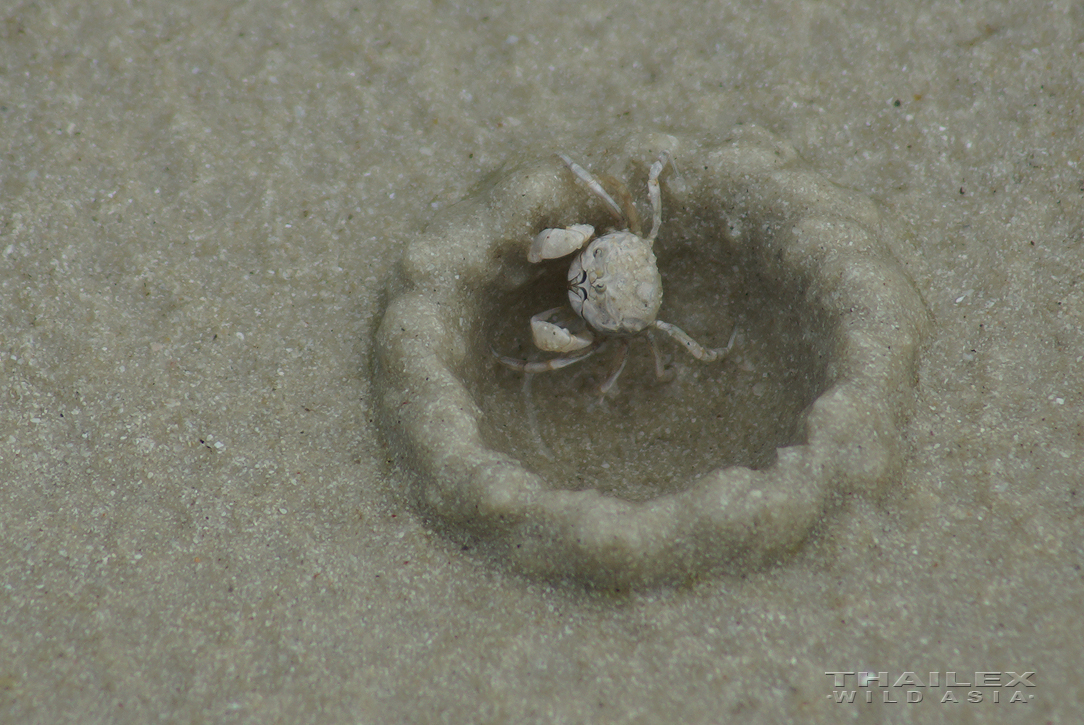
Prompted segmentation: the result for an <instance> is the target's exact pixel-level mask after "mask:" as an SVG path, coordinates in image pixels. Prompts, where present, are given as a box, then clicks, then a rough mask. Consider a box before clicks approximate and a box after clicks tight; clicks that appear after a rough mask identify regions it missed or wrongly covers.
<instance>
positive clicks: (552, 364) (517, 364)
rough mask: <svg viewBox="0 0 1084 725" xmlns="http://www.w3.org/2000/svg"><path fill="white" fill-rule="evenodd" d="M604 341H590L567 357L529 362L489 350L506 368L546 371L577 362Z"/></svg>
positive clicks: (589, 355)
mask: <svg viewBox="0 0 1084 725" xmlns="http://www.w3.org/2000/svg"><path fill="white" fill-rule="evenodd" d="M604 342H606V341H605V340H600V341H596V342H593V343H591V346H590V347H588V348H587V349H586V350H585V351H584V352H583V353H581V354H579V355H570V356H568V357H555V358H553V359H552V360H541V361H538V362H531V361H530V360H520V359H518V358H514V357H507V356H506V355H501V354H500V353H499V352H497V351H496V350H494V349H493V348H490V352H492V353H493V356H494V357H495V358H497V361H498V362H500V364H501V365H504V366H505V367H506V368H511V369H512V370H518V371H519V372H521V373H548V372H549V371H550V370H560V369H561V368H564V367H568V366H569V365H572V364H574V363H578V362H579V361H580V360H585V359H586V358H589V357H591V356H592V355H594V354H595V353H596V352H598V349H599V348H600V347H602V344H603V343H604Z"/></svg>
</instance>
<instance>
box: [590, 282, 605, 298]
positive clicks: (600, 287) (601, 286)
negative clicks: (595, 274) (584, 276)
mask: <svg viewBox="0 0 1084 725" xmlns="http://www.w3.org/2000/svg"><path fill="white" fill-rule="evenodd" d="M591 287H592V288H593V289H594V290H595V294H597V295H600V294H603V293H604V292H605V291H606V283H605V282H595V283H594V284H593V285H591Z"/></svg>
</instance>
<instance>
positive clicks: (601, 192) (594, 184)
mask: <svg viewBox="0 0 1084 725" xmlns="http://www.w3.org/2000/svg"><path fill="white" fill-rule="evenodd" d="M557 156H558V157H560V159H561V161H564V162H565V165H566V166H568V168H569V169H570V170H571V171H572V173H573V174H575V175H576V176H577V177H579V179H580V181H582V182H583V183H584V184H586V185H587V188H588V189H590V190H591V193H593V194H594V195H595V196H597V197H598V198H599V199H601V200H602V202H603V203H604V204H606V210H607V211H609V212H610V214H611V215H612V216H613V218H614V219H616V220H617V222H618V224H624V223H625V217H624V215H622V214H621V207H619V206H618V205H617V202H616V201H614V200H613V198H612V197H611V196H610V195H609V194H607V193H606V190H605V189H603V188H602V184H600V183H599V182H598V179H596V178H595V176H594V174H592V173H591V172H590V171H588V170H587V169H585V168H583V167H582V166H580V165H579V164H577V163H576V162H575V161H573V160H572V159H570V158H568V157H567V156H565V155H564V154H557Z"/></svg>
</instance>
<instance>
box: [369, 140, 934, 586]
mask: <svg viewBox="0 0 1084 725" xmlns="http://www.w3.org/2000/svg"><path fill="white" fill-rule="evenodd" d="M663 149H668V150H670V151H671V153H672V154H673V158H674V159H675V161H676V163H677V168H678V170H679V171H678V172H677V173H672V174H668V175H664V177H663V183H662V187H663V226H662V231H661V232H660V234H659V238H658V241H657V242H656V244H655V251H656V254H657V256H658V258H659V267H660V270H661V272H662V276H663V285H664V290H665V296H664V301H663V308H662V311H661V312H660V318H662V319H665V320H667V321H669V322H673V323H675V324H677V325H680V326H681V327H683V328H685V329H686V331H687V332H689V333H690V334H692V335H693V336H694V337H696V338H697V339H699V340H700V341H701V342H703V343H705V344H707V345H710V346H721V345H724V344H725V343H726V341H727V338H728V336H729V333H730V330H731V329H732V327H733V326H734V325H735V324H737V325H738V329H739V331H740V334H739V338H738V344H737V346H736V347H735V349H734V351H733V352H732V353H731V356H730V357H728V358H727V359H726V360H724V361H722V362H715V363H703V362H699V361H696V360H694V359H693V358H691V357H686V356H685V355H684V353H683V352H682V351H681V350H680V349H679V348H677V347H676V346H671V347H670V348H667V352H668V353H669V354H670V356H671V357H672V360H673V363H672V369H671V376H670V377H669V378H668V379H666V380H664V381H659V380H656V378H655V372H654V364H653V363H652V362H651V355H650V353H649V352H646V349H647V346H646V345H642V346H641V345H634V347H633V356H632V357H633V362H632V363H630V365H629V368H628V370H626V372H625V373H624V374H623V376H622V378H621V382H620V385H619V387H618V388H616V389H615V390H614V391H612V392H611V395H610V398H609V399H608V400H607V401H606V402H605V403H602V404H600V403H599V402H598V395H597V392H596V391H597V383H598V381H599V379H600V378H602V377H604V376H605V372H606V367H607V365H608V361H607V360H605V357H606V356H605V354H604V353H600V354H599V355H597V356H595V358H592V361H593V362H592V363H587V362H584V363H579V364H578V365H577V366H574V368H567V369H564V370H560V371H554V372H550V373H547V374H545V375H540V376H537V378H536V379H535V380H534V381H533V387H534V389H533V391H526V392H525V388H524V385H523V377H522V375H520V374H518V373H515V372H512V371H510V370H506V369H504V368H502V367H500V366H499V365H498V364H497V363H496V361H495V360H494V358H493V356H492V354H491V352H490V349H491V347H496V348H497V349H500V350H501V351H502V352H507V353H509V354H512V355H514V356H517V357H531V356H532V355H537V353H535V352H533V351H532V348H531V345H530V334H529V331H528V325H527V320H528V318H529V317H530V315H531V314H533V313H535V312H540V311H542V310H544V309H547V308H548V307H553V306H555V305H557V304H560V303H561V299H562V295H563V294H564V287H563V275H564V272H565V271H566V270H567V267H568V263H569V259H568V258H565V259H563V260H555V261H553V262H549V263H545V264H542V265H532V264H529V263H528V262H527V260H526V252H527V249H528V247H529V246H530V242H531V239H532V238H533V236H534V235H535V234H536V233H537V232H538V231H539V230H540V229H542V228H545V227H558V226H567V225H570V224H574V223H579V222H586V223H591V224H594V225H595V226H596V228H599V229H603V228H605V227H606V216H605V213H604V212H603V211H602V210H601V208H600V206H599V205H598V203H597V202H596V201H595V200H593V199H591V198H590V197H589V195H587V194H586V193H585V192H584V190H583V188H582V186H580V185H578V184H577V183H576V182H575V181H574V179H573V177H572V176H571V174H569V173H568V170H567V169H566V168H565V166H564V165H563V164H562V163H561V162H560V160H559V159H557V158H556V157H555V156H554V157H551V158H547V159H544V160H540V161H535V162H531V163H527V164H524V165H522V166H520V167H519V168H517V169H515V170H513V171H511V172H509V173H507V174H506V175H503V176H501V177H500V178H498V179H496V180H495V181H492V182H491V183H488V184H485V185H483V186H482V187H480V188H479V189H477V190H476V191H475V192H474V193H473V194H472V195H471V196H470V197H468V198H467V199H465V200H463V201H462V202H461V203H459V204H456V205H454V206H452V207H450V208H448V209H446V210H445V211H443V212H441V213H440V214H439V215H438V216H437V218H436V219H434V221H433V222H432V224H431V225H430V226H429V228H428V229H427V230H426V232H425V233H424V234H423V235H422V236H421V237H420V238H418V239H416V240H414V241H413V242H412V243H410V244H409V245H408V247H407V248H406V251H405V253H404V255H403V258H402V260H401V263H400V265H399V268H398V270H397V273H396V276H395V279H393V280H392V282H391V284H390V286H389V301H388V306H387V310H386V312H385V315H384V319H383V320H382V323H381V325H380V328H379V331H378V333H377V337H378V346H377V351H378V361H377V375H376V381H375V384H376V390H377V393H378V397H379V401H380V405H381V410H380V420H381V423H382V425H383V427H384V428H385V430H386V431H387V433H388V435H389V440H390V441H391V445H392V446H393V447H394V448H395V449H396V453H397V454H398V455H400V456H402V457H403V458H404V459H405V460H406V462H407V465H408V466H409V467H410V468H411V470H413V471H414V472H415V473H416V474H417V475H416V494H417V496H416V497H417V501H418V503H419V505H420V506H421V507H422V508H423V509H424V510H426V511H427V512H429V513H431V514H432V515H433V516H434V517H436V519H437V520H438V521H440V522H441V523H442V528H443V529H444V530H445V531H446V532H448V533H449V534H451V535H453V536H459V537H462V538H463V540H464V541H465V542H467V541H469V542H471V543H472V544H474V545H477V546H478V547H479V548H481V549H482V550H484V551H486V552H487V553H489V554H490V555H491V556H493V557H495V558H497V559H498V560H501V561H504V562H506V563H507V564H508V565H509V566H511V567H513V568H515V569H517V570H519V571H523V572H526V573H529V574H534V575H541V576H547V577H555V578H573V579H579V580H582V581H584V582H586V583H589V584H591V585H595V586H606V587H617V588H620V587H625V586H636V585H651V584H658V583H666V582H676V581H683V580H687V579H689V578H693V577H697V576H700V575H703V574H706V573H710V572H712V571H719V570H727V571H739V570H745V569H749V568H754V567H758V566H764V565H766V564H770V563H772V562H775V561H778V560H780V559H781V558H782V557H785V556H786V555H787V554H788V553H790V552H793V551H794V550H796V549H797V548H798V547H799V546H800V545H801V544H802V542H803V541H804V540H805V539H806V538H807V536H808V534H809V532H810V531H811V529H812V528H813V526H814V525H815V524H816V523H817V521H818V520H819V519H820V518H821V516H822V515H823V514H824V512H825V510H826V508H827V506H828V503H829V498H830V497H833V496H836V495H839V494H842V493H860V494H866V495H872V496H876V495H877V494H878V493H880V492H882V491H883V490H884V489H885V487H886V486H889V485H891V484H892V482H894V481H895V480H897V478H898V472H899V466H900V453H899V449H898V437H899V427H900V425H901V423H902V421H903V420H904V418H905V416H906V414H907V411H908V408H909V401H910V399H911V396H912V394H913V388H914V384H915V380H916V365H917V357H918V351H919V346H920V343H921V340H922V337H923V333H924V330H925V327H926V324H927V316H926V312H925V308H924V307H923V305H922V302H921V300H920V298H919V296H918V294H917V293H916V292H915V289H914V287H913V285H912V284H911V282H910V280H909V279H908V278H907V276H906V274H905V273H904V272H903V270H902V269H901V267H900V265H899V264H898V263H897V262H896V260H895V258H894V257H893V254H892V251H891V248H892V245H893V243H894V240H895V232H894V230H893V228H892V226H891V225H890V224H889V223H888V222H887V221H886V220H885V219H884V218H883V217H882V216H881V214H880V213H879V212H878V210H877V208H876V207H875V206H874V204H873V203H872V202H871V201H870V200H869V199H867V198H865V197H862V196H860V195H858V194H855V193H853V192H850V191H846V190H843V189H841V188H839V187H837V186H835V185H833V184H832V183H830V182H829V181H827V180H826V179H824V178H823V177H821V176H819V175H817V174H816V173H814V172H812V171H810V170H809V169H808V168H805V167H804V166H803V164H802V163H801V162H800V160H799V159H798V157H797V155H796V154H795V152H794V150H793V149H792V148H790V147H789V146H788V145H786V144H784V143H783V142H781V141H780V140H779V139H777V138H775V137H773V136H771V135H770V134H768V133H767V132H765V131H763V130H760V129H757V128H749V127H746V128H742V129H740V130H738V131H736V132H735V133H734V134H733V135H731V136H730V137H729V138H727V139H725V140H723V141H721V142H717V143H713V144H709V143H702V142H699V141H696V140H693V139H679V138H675V137H673V136H664V135H660V134H644V135H641V136H635V137H631V138H627V139H625V140H624V141H623V142H622V143H620V144H618V145H616V146H615V147H613V148H611V149H609V150H607V151H606V152H604V153H602V154H600V155H599V157H598V158H587V159H583V160H581V163H583V164H584V165H585V166H589V167H591V168H592V169H593V170H594V171H595V172H596V173H600V174H603V175H605V174H608V175H610V176H613V177H616V178H620V179H623V180H625V181H627V182H628V185H629V189H630V191H631V193H632V195H633V197H634V198H635V199H637V200H638V201H639V200H640V199H641V197H642V196H644V193H643V190H644V182H645V180H646V174H647V167H648V166H649V165H650V163H651V162H652V161H653V160H654V159H655V158H657V157H658V155H659V153H660V152H661V151H662V150H663ZM603 178H605V176H603ZM662 344H663V345H665V344H666V343H665V342H663V343H662ZM595 360H598V362H597V363H594V361H595ZM645 360H646V362H644V361H645ZM600 366H601V367H600ZM576 369H578V370H576Z"/></svg>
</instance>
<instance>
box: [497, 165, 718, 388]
mask: <svg viewBox="0 0 1084 725" xmlns="http://www.w3.org/2000/svg"><path fill="white" fill-rule="evenodd" d="M558 156H559V157H560V159H561V160H562V161H563V162H564V163H565V165H566V166H568V168H569V170H570V171H572V173H573V174H575V175H576V178H577V179H578V180H579V181H580V182H582V183H583V184H584V185H585V186H586V187H587V188H588V189H589V190H590V191H591V193H592V194H594V195H595V196H596V197H597V198H598V199H599V200H601V201H602V202H603V204H605V206H606V210H607V211H609V212H610V214H611V215H612V216H613V217H614V219H615V220H616V221H617V223H618V225H619V228H615V229H612V230H610V231H608V232H607V233H606V234H604V235H602V236H601V237H599V238H597V239H595V240H594V241H591V238H592V237H593V236H594V233H595V229H594V227H592V226H591V225H590V224H573V225H572V226H570V227H567V228H565V229H543V230H542V231H541V232H540V233H539V234H538V236H537V237H535V240H534V243H533V244H531V248H530V251H528V252H527V260H528V261H529V262H532V263H536V264H537V263H538V262H541V261H542V260H543V259H556V258H558V257H564V256H566V255H568V254H572V253H573V252H576V251H579V250H581V249H582V250H583V251H581V252H580V253H579V254H577V255H576V258H575V259H573V260H572V265H571V266H570V267H569V269H568V301H569V303H570V304H571V306H572V309H571V310H569V309H568V308H567V307H555V308H553V309H551V310H546V311H545V312H540V313H538V314H537V315H535V316H534V317H532V318H531V333H532V335H533V337H534V344H535V345H536V346H537V347H538V348H539V349H540V350H543V351H545V352H554V353H574V354H571V355H567V356H565V357H557V358H553V359H550V360H545V361H542V362H530V361H527V360H517V359H516V358H511V357H505V356H503V355H500V354H498V353H497V352H496V351H494V353H493V354H494V355H496V357H497V359H498V360H499V361H500V362H501V363H503V364H504V365H506V366H508V367H510V368H512V369H513V370H519V371H522V372H527V373H541V372H546V371H548V370H557V369H559V368H563V367H565V366H567V365H571V364H573V363H577V362H579V361H581V360H583V359H585V358H587V357H589V356H590V355H592V354H594V353H595V352H597V351H598V350H599V349H600V348H601V347H602V346H603V345H604V344H605V343H606V342H607V341H608V340H610V339H614V340H616V341H617V344H618V345H619V351H618V354H617V360H616V363H615V366H614V369H613V372H612V373H611V374H610V376H609V377H608V378H607V379H606V381H605V382H604V383H603V384H602V385H601V386H600V388H599V390H600V392H601V393H602V394H603V395H605V394H606V393H607V392H608V391H609V390H610V388H612V387H613V385H614V383H616V382H617V378H618V376H620V375H621V371H622V370H624V368H625V362H626V360H627V359H628V348H629V340H630V339H631V338H632V337H635V336H637V335H640V334H646V336H647V339H648V341H649V342H650V343H651V349H652V350H653V351H654V353H655V371H656V373H657V374H658V376H659V377H660V378H661V377H662V376H663V374H664V370H663V364H662V358H661V356H660V354H659V351H658V348H657V347H656V346H655V340H654V338H653V337H652V336H651V330H653V329H654V330H661V331H662V332H665V333H666V334H667V335H669V336H670V337H672V338H673V339H675V340H677V341H678V342H680V343H681V344H682V345H684V346H685V349H686V350H688V351H689V353H691V354H692V355H693V357H695V358H697V359H698V360H703V361H705V362H712V361H714V360H718V359H720V358H722V357H723V356H724V355H726V354H727V353H728V352H730V349H731V348H732V347H733V346H734V338H735V336H736V335H737V327H735V328H734V332H733V333H731V335H730V341H729V342H728V343H727V345H726V347H723V348H717V349H711V348H705V347H703V346H701V345H700V344H699V343H698V342H697V341H696V340H694V339H692V338H691V337H689V335H687V334H686V333H685V332H684V331H682V330H681V329H680V328H678V327H676V326H674V325H671V324H670V323H669V322H663V321H662V320H659V319H656V315H657V314H658V312H659V307H660V305H662V277H661V276H660V275H659V268H658V265H657V264H656V262H655V254H654V253H653V252H652V251H651V245H652V244H653V243H654V241H655V237H656V235H657V234H658V233H659V226H660V225H661V224H662V198H661V194H660V191H659V176H660V175H661V174H662V172H663V169H664V168H666V165H667V164H668V163H672V162H671V161H670V153H669V152H668V151H664V152H663V153H662V154H661V155H660V156H659V158H658V160H657V161H655V163H653V164H652V165H651V170H650V172H649V173H648V178H647V193H648V196H649V197H650V198H651V210H652V221H651V233H650V234H648V235H647V237H646V238H645V237H642V236H641V234H642V233H643V232H642V231H641V227H640V217H639V215H638V214H637V213H636V207H635V206H633V204H632V197H631V195H630V194H629V192H628V189H627V188H625V186H624V184H622V183H621V182H619V181H615V180H612V181H613V184H614V185H615V186H616V187H617V191H618V198H620V199H621V206H618V204H617V202H615V201H614V200H613V198H611V197H610V195H609V194H607V193H606V190H605V189H603V188H602V184H601V183H600V182H599V180H598V179H597V178H596V177H595V176H594V175H593V174H592V173H591V172H589V171H587V170H586V169H584V168H583V167H581V166H579V165H578V164H576V163H575V162H574V161H572V159H570V158H569V157H568V156H566V155H564V154H558ZM588 242H590V243H589V244H588ZM584 245H586V248H584Z"/></svg>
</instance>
